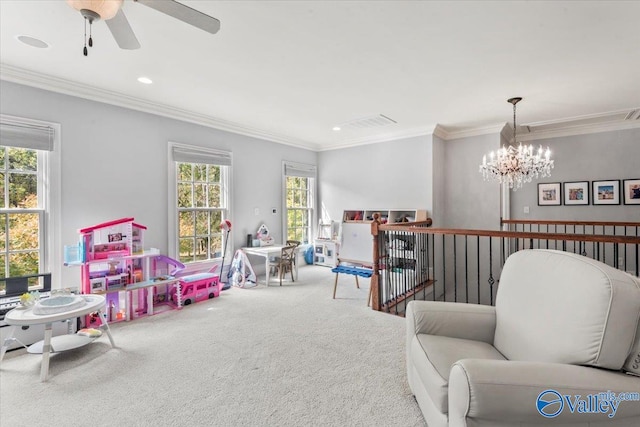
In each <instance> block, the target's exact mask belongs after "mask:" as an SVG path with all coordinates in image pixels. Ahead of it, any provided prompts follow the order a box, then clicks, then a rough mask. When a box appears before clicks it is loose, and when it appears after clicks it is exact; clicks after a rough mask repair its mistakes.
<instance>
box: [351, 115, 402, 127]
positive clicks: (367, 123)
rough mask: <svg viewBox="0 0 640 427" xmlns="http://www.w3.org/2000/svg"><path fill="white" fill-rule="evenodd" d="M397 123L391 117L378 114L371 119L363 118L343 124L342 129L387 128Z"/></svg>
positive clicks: (370, 117)
mask: <svg viewBox="0 0 640 427" xmlns="http://www.w3.org/2000/svg"><path fill="white" fill-rule="evenodd" d="M395 123H397V122H396V121H395V120H393V119H390V118H389V117H387V116H385V115H383V114H376V115H373V116H369V117H363V118H361V119H356V120H352V121H350V122H346V123H343V124H342V125H341V127H342V128H343V129H346V128H352V129H368V128H373V127H379V126H387V125H392V124H395Z"/></svg>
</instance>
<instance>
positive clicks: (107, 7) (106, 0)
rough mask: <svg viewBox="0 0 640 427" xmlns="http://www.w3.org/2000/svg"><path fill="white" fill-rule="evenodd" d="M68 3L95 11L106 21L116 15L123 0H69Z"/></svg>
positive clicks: (78, 7)
mask: <svg viewBox="0 0 640 427" xmlns="http://www.w3.org/2000/svg"><path fill="white" fill-rule="evenodd" d="M67 3H68V4H69V5H70V6H71V7H73V8H74V9H76V10H78V11H81V10H82V9H87V10H90V11H92V12H95V13H97V14H98V15H100V19H103V20H105V21H106V20H107V19H111V18H113V17H114V16H116V13H118V10H119V9H120V6H122V0H67Z"/></svg>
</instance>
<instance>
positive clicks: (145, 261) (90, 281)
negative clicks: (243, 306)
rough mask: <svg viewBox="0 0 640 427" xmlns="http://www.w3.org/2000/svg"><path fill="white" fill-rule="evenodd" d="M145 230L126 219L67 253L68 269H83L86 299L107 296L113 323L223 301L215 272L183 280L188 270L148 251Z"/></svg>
mask: <svg viewBox="0 0 640 427" xmlns="http://www.w3.org/2000/svg"><path fill="white" fill-rule="evenodd" d="M146 230H147V227H145V226H144V225H140V224H137V223H135V222H134V219H133V218H121V219H117V220H114V221H108V222H104V223H101V224H98V225H94V226H92V227H87V228H83V229H81V230H79V233H80V241H79V243H78V245H77V246H66V247H65V264H66V265H78V266H80V268H81V282H82V284H81V286H82V293H85V294H92V293H99V294H104V295H105V298H106V300H107V310H106V315H107V321H109V322H118V321H122V320H132V319H135V318H137V317H140V316H146V315H151V314H154V311H157V309H158V308H159V307H160V306H168V307H169V308H178V309H179V308H182V306H183V305H188V304H191V303H195V302H198V301H202V300H204V299H208V298H214V297H217V296H218V295H220V282H219V277H218V275H216V274H214V272H215V269H214V271H210V272H206V273H197V274H192V275H187V276H182V277H178V276H179V273H180V272H181V271H182V270H183V269H184V268H185V266H184V264H182V263H181V262H179V261H177V260H175V259H173V258H170V257H168V256H165V255H161V254H160V253H159V252H158V251H157V250H149V251H145V250H144V249H143V248H144V233H145V231H146ZM87 321H88V323H95V322H99V321H100V319H99V318H97V317H94V318H88V319H87Z"/></svg>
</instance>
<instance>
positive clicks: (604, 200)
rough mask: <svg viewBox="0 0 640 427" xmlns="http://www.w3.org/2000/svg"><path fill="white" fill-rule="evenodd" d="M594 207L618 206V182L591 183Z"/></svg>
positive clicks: (617, 180)
mask: <svg viewBox="0 0 640 427" xmlns="http://www.w3.org/2000/svg"><path fill="white" fill-rule="evenodd" d="M592 184H593V191H592V192H591V195H592V196H593V204H594V205H619V204H620V180H619V179H614V180H610V181H593V182H592Z"/></svg>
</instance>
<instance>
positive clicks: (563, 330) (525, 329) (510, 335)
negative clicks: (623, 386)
mask: <svg viewBox="0 0 640 427" xmlns="http://www.w3.org/2000/svg"><path fill="white" fill-rule="evenodd" d="M638 291H639V288H638V284H637V283H636V281H635V280H633V279H632V278H631V277H630V276H629V275H627V274H626V273H624V272H622V271H620V270H616V269H614V268H612V267H609V266H607V265H604V264H602V263H600V262H598V261H594V260H592V259H590V258H587V257H583V256H580V255H576V254H573V253H568V252H561V251H553V250H525V251H519V252H516V253H514V254H512V255H511V256H510V257H509V259H508V260H507V262H506V263H505V265H504V269H503V271H502V274H501V276H500V289H499V291H498V295H497V298H496V331H495V339H494V345H495V347H496V348H497V349H498V350H499V351H500V352H501V353H502V354H504V355H505V356H506V357H507V359H509V360H531V361H540V362H552V363H567V364H574V365H589V366H597V367H602V368H608V369H621V368H622V365H623V363H624V361H625V359H626V358H627V356H628V355H629V352H630V350H631V345H632V343H633V341H634V337H635V333H636V328H637V327H638V321H639V319H640V292H638Z"/></svg>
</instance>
